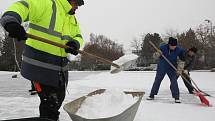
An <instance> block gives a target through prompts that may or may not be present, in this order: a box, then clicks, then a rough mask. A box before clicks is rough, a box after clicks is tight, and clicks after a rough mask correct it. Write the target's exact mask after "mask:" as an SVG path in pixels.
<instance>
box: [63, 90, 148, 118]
mask: <svg viewBox="0 0 215 121" xmlns="http://www.w3.org/2000/svg"><path fill="white" fill-rule="evenodd" d="M104 92H105V89H99V90H96V91H94V92H91V93H89V94H88V95H86V96H83V97H80V98H78V99H76V100H74V101H71V102H69V103H67V104H65V105H64V107H63V108H64V110H65V111H66V112H67V113H68V114H69V116H70V118H71V119H72V121H133V120H134V117H135V115H136V112H137V110H138V107H139V105H140V102H141V100H142V97H143V95H144V94H145V93H144V92H124V93H125V94H131V95H132V96H133V97H138V100H137V102H135V103H134V104H133V105H131V106H130V107H128V108H127V109H125V110H124V111H123V112H122V113H120V114H118V115H115V116H112V117H106V118H97V119H87V118H84V117H81V116H79V115H77V114H76V112H77V111H78V110H79V108H80V107H81V105H82V103H83V101H84V100H85V99H86V98H87V97H89V96H93V95H97V94H102V93H104ZM104 111H105V109H104Z"/></svg>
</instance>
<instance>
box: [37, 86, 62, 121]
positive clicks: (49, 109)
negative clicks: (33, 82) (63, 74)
mask: <svg viewBox="0 0 215 121" xmlns="http://www.w3.org/2000/svg"><path fill="white" fill-rule="evenodd" d="M40 88H41V91H40V92H38V95H39V97H40V106H39V111H40V117H41V118H48V119H52V120H54V121H57V120H58V119H59V115H60V112H59V111H58V110H59V109H60V107H61V105H62V102H63V101H64V99H65V90H66V89H65V85H64V86H60V87H51V86H47V85H43V84H40Z"/></svg>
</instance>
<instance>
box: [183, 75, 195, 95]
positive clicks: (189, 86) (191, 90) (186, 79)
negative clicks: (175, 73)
mask: <svg viewBox="0 0 215 121" xmlns="http://www.w3.org/2000/svg"><path fill="white" fill-rule="evenodd" d="M189 75H190V74H189V73H188V75H187V74H183V77H184V78H182V79H183V81H184V84H185V86H186V87H187V90H188V91H189V93H191V94H192V93H193V86H192V83H191V80H190V78H189V77H188V76H189Z"/></svg>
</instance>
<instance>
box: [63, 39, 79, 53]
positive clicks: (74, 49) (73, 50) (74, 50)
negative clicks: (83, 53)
mask: <svg viewBox="0 0 215 121" xmlns="http://www.w3.org/2000/svg"><path fill="white" fill-rule="evenodd" d="M66 45H67V46H69V47H71V48H66V49H65V52H66V53H71V54H73V55H78V51H77V50H78V49H79V45H78V44H77V43H76V42H74V41H69V42H67V43H66Z"/></svg>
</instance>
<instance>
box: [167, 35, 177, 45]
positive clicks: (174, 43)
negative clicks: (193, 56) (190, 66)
mask: <svg viewBox="0 0 215 121" xmlns="http://www.w3.org/2000/svg"><path fill="white" fill-rule="evenodd" d="M177 41H178V40H177V39H175V38H173V37H169V42H168V44H169V45H172V46H176V45H177V44H178V42H177Z"/></svg>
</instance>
